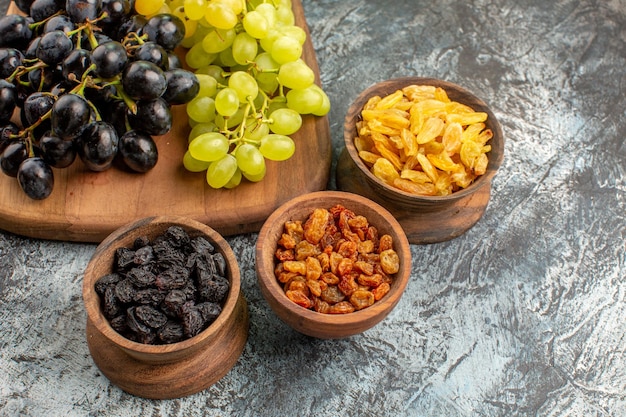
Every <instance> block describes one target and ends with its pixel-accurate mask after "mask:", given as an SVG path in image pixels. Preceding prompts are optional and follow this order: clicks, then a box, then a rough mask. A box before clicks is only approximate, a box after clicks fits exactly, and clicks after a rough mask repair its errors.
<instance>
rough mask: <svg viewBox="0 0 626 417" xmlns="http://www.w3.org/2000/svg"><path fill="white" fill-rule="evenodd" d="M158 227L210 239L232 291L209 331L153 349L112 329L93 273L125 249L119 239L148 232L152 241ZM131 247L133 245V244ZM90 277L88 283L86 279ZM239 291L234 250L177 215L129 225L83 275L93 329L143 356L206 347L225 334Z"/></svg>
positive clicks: (205, 227)
mask: <svg viewBox="0 0 626 417" xmlns="http://www.w3.org/2000/svg"><path fill="white" fill-rule="evenodd" d="M155 224H156V225H162V226H163V227H165V226H166V225H171V226H181V227H182V228H183V229H185V231H186V232H187V233H189V234H190V235H191V236H192V237H195V236H200V235H202V236H204V237H206V238H208V240H209V242H210V243H211V244H213V245H214V246H215V249H216V251H218V252H220V253H222V255H223V256H224V258H225V260H226V266H227V270H228V275H229V276H228V278H229V282H230V289H229V292H228V295H227V296H226V299H225V300H224V302H223V305H222V311H221V313H220V315H219V316H218V317H217V318H216V319H215V321H213V323H211V324H210V325H209V326H208V327H207V328H206V329H204V330H203V331H201V332H200V333H198V334H197V335H195V336H193V337H191V338H189V339H185V340H182V341H180V342H175V343H169V344H157V345H152V344H147V343H140V342H135V341H133V340H130V339H127V338H126V337H124V336H122V335H121V334H119V333H118V332H117V331H115V330H114V329H113V328H112V327H111V325H110V323H109V321H108V320H107V319H106V317H105V316H104V314H103V312H102V308H101V307H100V296H99V295H98V294H97V293H96V291H95V287H94V284H95V282H96V280H97V279H98V278H99V277H98V276H95V271H94V270H95V269H96V267H97V263H98V261H99V260H100V259H101V257H102V256H103V255H105V254H110V253H111V252H114V251H115V250H116V249H117V248H119V247H122V246H124V245H121V244H115V242H117V241H118V239H121V240H124V238H125V237H126V239H128V236H129V235H130V234H131V233H136V232H137V231H140V230H145V231H146V234H147V235H148V236H150V238H154V237H156V236H157V235H155V234H154V233H152V234H150V229H152V227H153V226H154V225H155ZM165 230H166V228H165V229H163V231H165ZM130 243H132V241H131V242H130ZM88 277H89V279H87V278H88ZM240 291H241V272H240V269H239V265H238V263H237V262H236V257H235V254H234V252H233V251H232V248H231V247H230V245H229V244H228V242H227V241H226V240H225V239H224V237H223V236H222V235H221V234H219V233H218V232H217V231H216V230H214V229H213V228H211V227H210V226H208V225H206V224H204V223H201V222H199V221H197V220H194V219H191V218H187V217H184V216H175V215H162V216H151V217H145V218H142V219H139V220H136V221H133V222H131V223H128V224H126V225H124V226H122V227H120V228H118V229H117V230H115V231H113V232H112V233H111V234H110V235H109V236H107V237H106V238H105V239H104V240H103V241H102V242H101V243H100V244H99V245H98V246H97V247H96V250H95V252H94V254H93V255H92V257H91V259H90V261H89V263H88V265H87V267H86V269H85V272H84V274H83V303H84V305H85V309H86V311H87V316H88V319H89V320H90V321H91V323H92V324H93V325H94V327H95V328H96V329H97V330H98V331H99V332H101V333H102V334H103V335H104V336H105V337H106V338H107V339H109V340H110V341H111V342H112V343H114V344H115V345H117V346H119V347H120V348H122V349H125V350H128V351H132V352H135V353H138V354H144V355H145V354H148V355H151V354H152V355H164V354H172V353H180V352H184V351H186V350H188V349H191V348H194V347H196V346H198V345H201V344H204V343H205V342H206V341H207V340H211V339H212V338H213V337H215V336H216V335H217V334H218V333H219V332H221V331H222V329H223V326H224V324H226V323H227V322H228V320H229V317H230V316H231V315H232V314H233V313H234V311H235V309H236V306H237V303H238V300H239V296H240Z"/></svg>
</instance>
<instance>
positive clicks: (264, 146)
mask: <svg viewBox="0 0 626 417" xmlns="http://www.w3.org/2000/svg"><path fill="white" fill-rule="evenodd" d="M295 150H296V144H295V143H294V141H293V139H291V138H290V137H289V136H285V135H279V134H276V133H270V134H269V135H266V136H265V137H264V138H263V139H261V145H260V146H259V151H261V154H262V155H263V156H264V157H266V158H267V159H269V160H271V161H284V160H287V159H289V158H291V156H292V155H293V153H294V152H295Z"/></svg>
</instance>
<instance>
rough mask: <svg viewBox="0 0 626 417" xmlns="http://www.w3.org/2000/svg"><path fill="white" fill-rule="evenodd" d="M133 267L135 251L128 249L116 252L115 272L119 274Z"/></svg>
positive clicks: (120, 249) (119, 249)
mask: <svg viewBox="0 0 626 417" xmlns="http://www.w3.org/2000/svg"><path fill="white" fill-rule="evenodd" d="M133 266H135V251H133V250H131V249H128V248H118V249H116V250H115V267H116V268H115V270H116V271H117V272H122V271H126V270H128V269H129V268H132V267H133Z"/></svg>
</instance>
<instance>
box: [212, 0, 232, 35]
mask: <svg viewBox="0 0 626 417" xmlns="http://www.w3.org/2000/svg"><path fill="white" fill-rule="evenodd" d="M204 18H205V20H206V21H207V22H209V24H210V25H211V26H213V27H216V28H218V29H232V28H234V27H235V25H236V24H237V21H238V19H237V15H236V14H235V12H233V9H231V8H230V7H228V6H227V5H225V4H220V3H215V2H210V3H209V4H208V5H207V7H206V8H205V9H204Z"/></svg>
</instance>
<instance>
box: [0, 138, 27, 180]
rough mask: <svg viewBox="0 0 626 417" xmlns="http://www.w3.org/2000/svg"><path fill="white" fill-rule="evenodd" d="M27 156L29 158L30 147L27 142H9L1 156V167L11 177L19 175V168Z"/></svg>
mask: <svg viewBox="0 0 626 417" xmlns="http://www.w3.org/2000/svg"><path fill="white" fill-rule="evenodd" d="M26 158H28V148H27V147H26V143H25V142H23V141H18V142H12V143H9V145H7V147H6V148H5V149H4V151H2V155H1V156H0V169H2V172H4V173H5V174H6V175H8V176H9V177H17V170H18V169H19V168H20V164H21V163H22V162H23V161H24V160H25V159H26Z"/></svg>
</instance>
